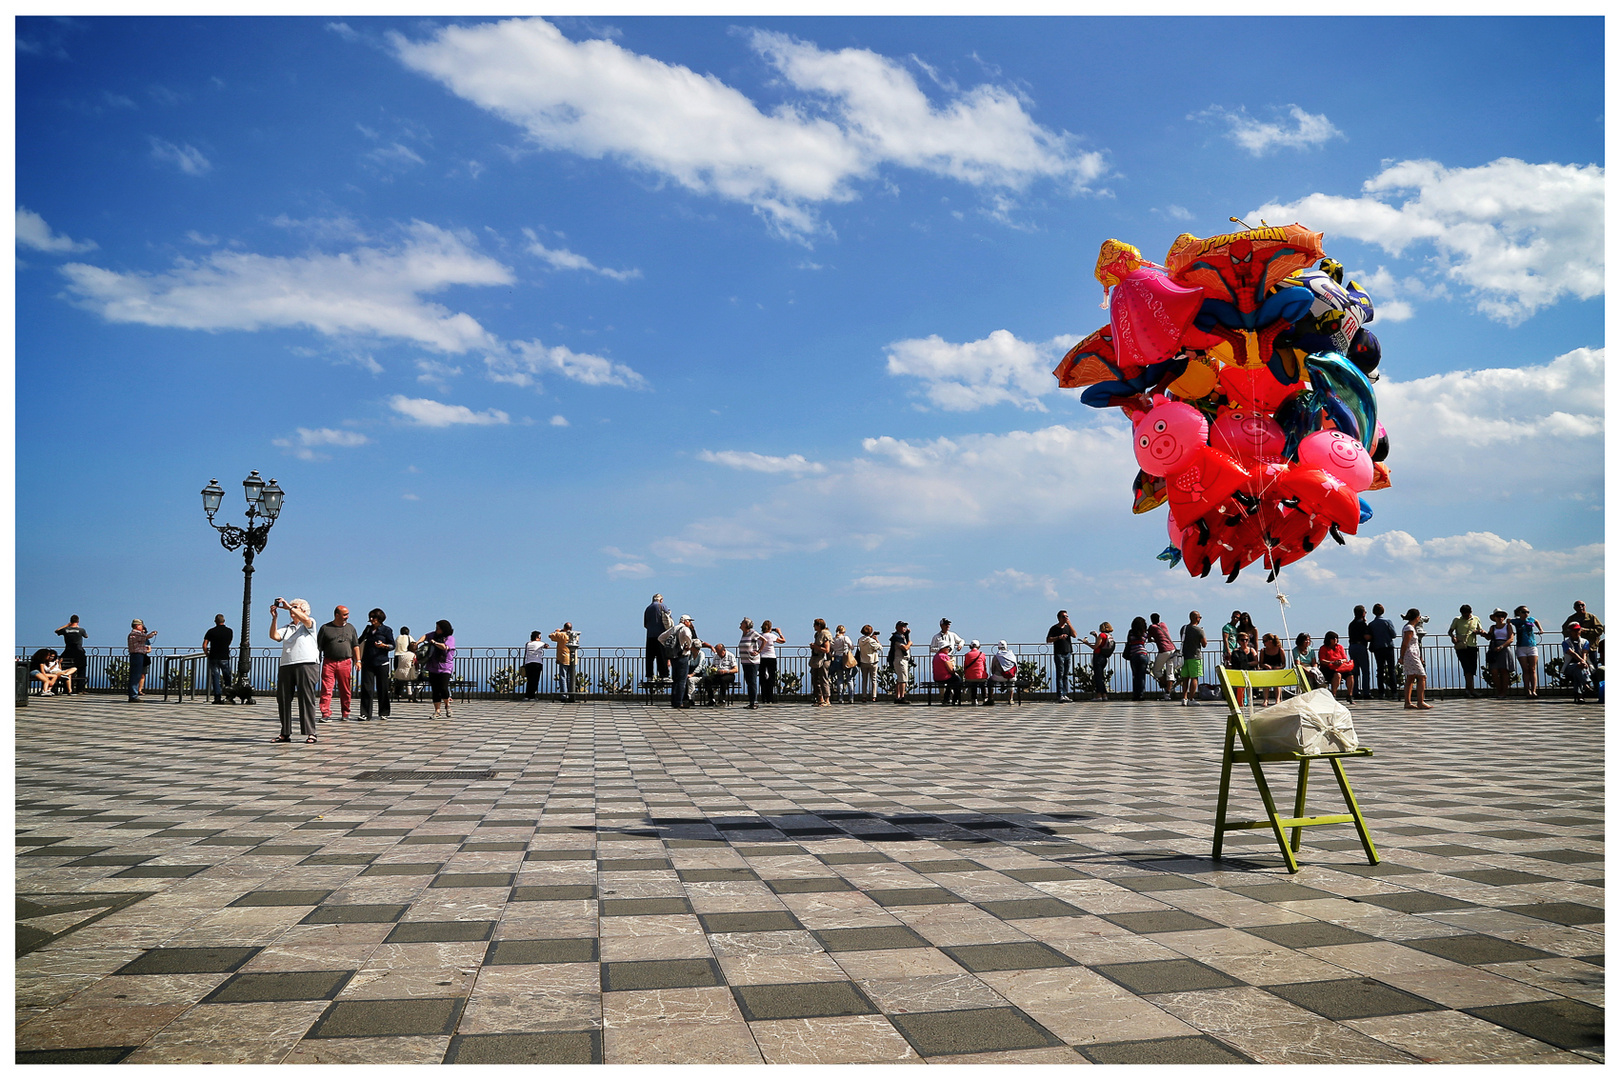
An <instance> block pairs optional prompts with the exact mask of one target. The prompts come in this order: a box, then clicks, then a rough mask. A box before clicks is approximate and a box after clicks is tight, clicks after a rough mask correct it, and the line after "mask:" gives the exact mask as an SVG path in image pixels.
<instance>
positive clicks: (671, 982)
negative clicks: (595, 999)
mask: <svg viewBox="0 0 1620 1080" xmlns="http://www.w3.org/2000/svg"><path fill="white" fill-rule="evenodd" d="M725 984H726V983H725V980H724V979H722V978H721V977H720V965H719V964H717V963H715V962H714V961H713V960H709V959H701V960H615V961H611V962H609V963H606V964H603V965H602V990H603V991H604V992H610V991H614V990H673V989H677V988H679V987H684V986H724V985H725Z"/></svg>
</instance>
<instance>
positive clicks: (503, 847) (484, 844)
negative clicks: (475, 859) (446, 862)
mask: <svg viewBox="0 0 1620 1080" xmlns="http://www.w3.org/2000/svg"><path fill="white" fill-rule="evenodd" d="M528 847H529V845H528V844H527V843H526V842H524V841H522V840H479V841H476V842H472V841H469V842H468V843H465V844H462V845H461V850H462V851H527V850H528Z"/></svg>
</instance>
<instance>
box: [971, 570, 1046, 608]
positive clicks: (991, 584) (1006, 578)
mask: <svg viewBox="0 0 1620 1080" xmlns="http://www.w3.org/2000/svg"><path fill="white" fill-rule="evenodd" d="M979 584H980V585H981V586H983V587H984V588H986V589H994V590H997V591H1006V590H1009V589H1011V590H1014V591H1016V592H1033V591H1036V590H1039V591H1040V593H1041V595H1042V596H1045V597H1046V598H1047V599H1048V600H1056V599H1057V598H1058V588H1057V579H1056V578H1054V577H1052V576H1051V575H1050V574H1040V575H1036V574H1026V573H1025V572H1024V571H1022V570H1014V569H1013V568H1012V567H1010V566H1009V567H1008V568H1007V569H1005V570H997V571H996V572H995V573H993V574H991V575H990V576H989V577H987V578H980V579H979Z"/></svg>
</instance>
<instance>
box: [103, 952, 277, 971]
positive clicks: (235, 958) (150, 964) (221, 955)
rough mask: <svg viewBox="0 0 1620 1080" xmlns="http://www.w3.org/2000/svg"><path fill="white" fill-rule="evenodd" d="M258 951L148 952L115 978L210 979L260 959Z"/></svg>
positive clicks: (134, 960)
mask: <svg viewBox="0 0 1620 1080" xmlns="http://www.w3.org/2000/svg"><path fill="white" fill-rule="evenodd" d="M258 952H259V950H258V949H254V948H235V947H222V948H218V949H206V948H193V949H148V950H147V951H146V952H144V953H142V954H141V955H140V956H137V957H136V958H135V959H133V960H131V961H130V962H129V963H127V964H125V965H124V966H123V967H121V968H119V969H118V970H117V971H115V972H113V974H114V975H208V974H216V973H218V972H222V971H235V970H236V969H237V968H239V967H241V966H242V965H243V964H245V963H247V962H248V961H249V960H251V959H253V958H254V957H255V956H257V955H258Z"/></svg>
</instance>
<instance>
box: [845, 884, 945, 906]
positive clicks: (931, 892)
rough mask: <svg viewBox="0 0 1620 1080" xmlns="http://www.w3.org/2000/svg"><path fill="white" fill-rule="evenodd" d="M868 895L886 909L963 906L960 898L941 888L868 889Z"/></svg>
mask: <svg viewBox="0 0 1620 1080" xmlns="http://www.w3.org/2000/svg"><path fill="white" fill-rule="evenodd" d="M866 895H867V896H870V897H871V898H872V899H873V900H876V901H877V902H878V903H880V904H882V905H883V906H884V907H907V906H910V905H914V904H961V903H964V902H965V901H963V899H962V898H961V897H960V896H957V895H956V894H955V893H953V892H949V891H947V890H945V889H940V888H926V889H867V890H866Z"/></svg>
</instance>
